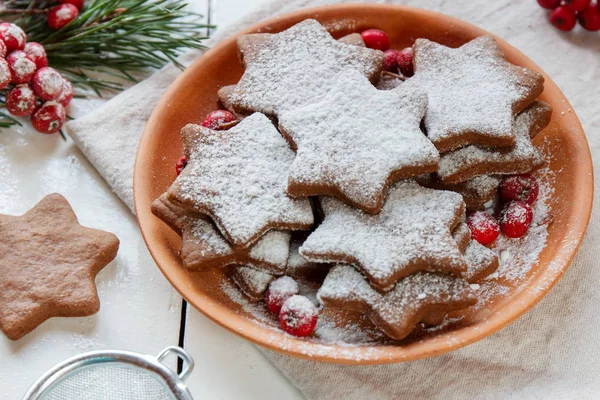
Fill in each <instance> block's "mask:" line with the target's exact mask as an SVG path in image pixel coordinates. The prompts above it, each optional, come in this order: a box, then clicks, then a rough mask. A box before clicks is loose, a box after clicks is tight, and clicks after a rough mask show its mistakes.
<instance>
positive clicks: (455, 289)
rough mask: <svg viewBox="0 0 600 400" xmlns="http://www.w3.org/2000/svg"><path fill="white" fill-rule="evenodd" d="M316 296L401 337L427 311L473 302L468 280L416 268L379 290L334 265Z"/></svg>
mask: <svg viewBox="0 0 600 400" xmlns="http://www.w3.org/2000/svg"><path fill="white" fill-rule="evenodd" d="M317 298H318V299H319V300H320V302H321V303H323V304H324V305H325V306H326V307H334V308H341V309H344V310H354V311H362V312H364V313H366V314H367V316H368V317H369V319H370V320H371V321H372V322H373V323H374V324H375V325H376V326H377V327H378V328H379V329H381V330H382V331H383V332H384V333H385V334H387V335H388V336H389V337H391V338H392V339H397V340H400V339H404V338H405V337H406V336H408V334H409V333H410V332H411V331H412V330H413V328H414V327H415V326H416V325H417V324H418V323H419V321H421V319H422V318H424V317H426V316H428V315H429V314H431V313H445V312H450V311H456V310H462V309H464V308H467V307H469V306H472V305H474V304H475V303H477V297H476V296H475V294H474V293H473V291H472V290H471V288H470V287H469V284H468V283H467V282H466V281H464V280H462V279H460V278H455V277H452V276H449V275H439V274H433V273H428V272H418V273H415V274H412V275H409V276H407V277H405V278H403V279H402V280H400V281H398V283H397V284H396V286H394V288H393V289H391V290H390V291H389V292H387V293H384V294H382V293H379V292H378V291H376V290H375V289H373V288H372V287H371V285H369V282H368V281H367V279H365V278H364V277H363V276H362V275H361V274H360V273H359V272H358V271H357V270H356V269H354V268H352V267H351V266H349V265H338V266H335V267H334V268H333V269H332V270H331V271H330V272H329V274H328V275H327V277H326V278H325V282H323V285H322V286H321V288H320V289H319V292H318V293H317Z"/></svg>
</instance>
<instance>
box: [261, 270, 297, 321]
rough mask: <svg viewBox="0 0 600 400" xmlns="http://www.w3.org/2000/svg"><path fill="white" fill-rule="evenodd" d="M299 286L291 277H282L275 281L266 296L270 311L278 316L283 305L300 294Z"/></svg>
mask: <svg viewBox="0 0 600 400" xmlns="http://www.w3.org/2000/svg"><path fill="white" fill-rule="evenodd" d="M298 290H299V289H298V284H297V283H296V281H295V280H293V279H292V278H290V277H289V276H282V277H281V278H277V279H275V280H274V281H273V282H271V284H270V285H269V288H268V289H267V294H266V296H265V303H267V307H268V308H269V311H271V312H272V313H273V314H276V315H278V314H279V312H280V311H281V307H282V306H283V303H285V301H286V300H287V299H289V298H290V297H292V296H294V295H296V294H298Z"/></svg>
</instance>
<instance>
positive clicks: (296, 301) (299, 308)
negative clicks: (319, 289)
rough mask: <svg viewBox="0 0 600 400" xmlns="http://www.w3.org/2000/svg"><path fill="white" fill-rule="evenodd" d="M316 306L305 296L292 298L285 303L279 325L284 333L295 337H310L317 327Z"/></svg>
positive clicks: (280, 314)
mask: <svg viewBox="0 0 600 400" xmlns="http://www.w3.org/2000/svg"><path fill="white" fill-rule="evenodd" d="M317 318H318V312H317V308H316V307H315V305H314V304H313V303H312V302H311V301H310V300H309V299H307V298H306V297H304V296H292V297H290V298H289V299H287V300H286V301H285V303H284V304H283V307H281V312H280V313H279V323H280V324H281V327H282V328H283V330H284V331H286V332H287V333H289V334H290V335H294V336H300V337H303V336H308V335H310V334H311V333H312V332H313V331H314V330H315V326H316V325H317Z"/></svg>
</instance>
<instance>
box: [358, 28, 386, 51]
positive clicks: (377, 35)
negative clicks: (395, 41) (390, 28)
mask: <svg viewBox="0 0 600 400" xmlns="http://www.w3.org/2000/svg"><path fill="white" fill-rule="evenodd" d="M360 36H361V37H362V40H363V42H365V46H367V47H368V48H370V49H375V50H381V51H386V50H387V49H389V48H390V38H389V37H388V35H387V34H386V33H385V32H384V31H382V30H380V29H367V30H366V31H363V32H362V33H361V34H360Z"/></svg>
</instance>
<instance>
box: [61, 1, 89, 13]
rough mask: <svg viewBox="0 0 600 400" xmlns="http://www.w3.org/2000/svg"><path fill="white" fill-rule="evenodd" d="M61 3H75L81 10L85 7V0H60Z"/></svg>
mask: <svg viewBox="0 0 600 400" xmlns="http://www.w3.org/2000/svg"><path fill="white" fill-rule="evenodd" d="M58 2H59V3H60V4H73V5H74V6H75V7H77V9H78V10H79V11H81V9H82V8H83V0H58Z"/></svg>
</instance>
